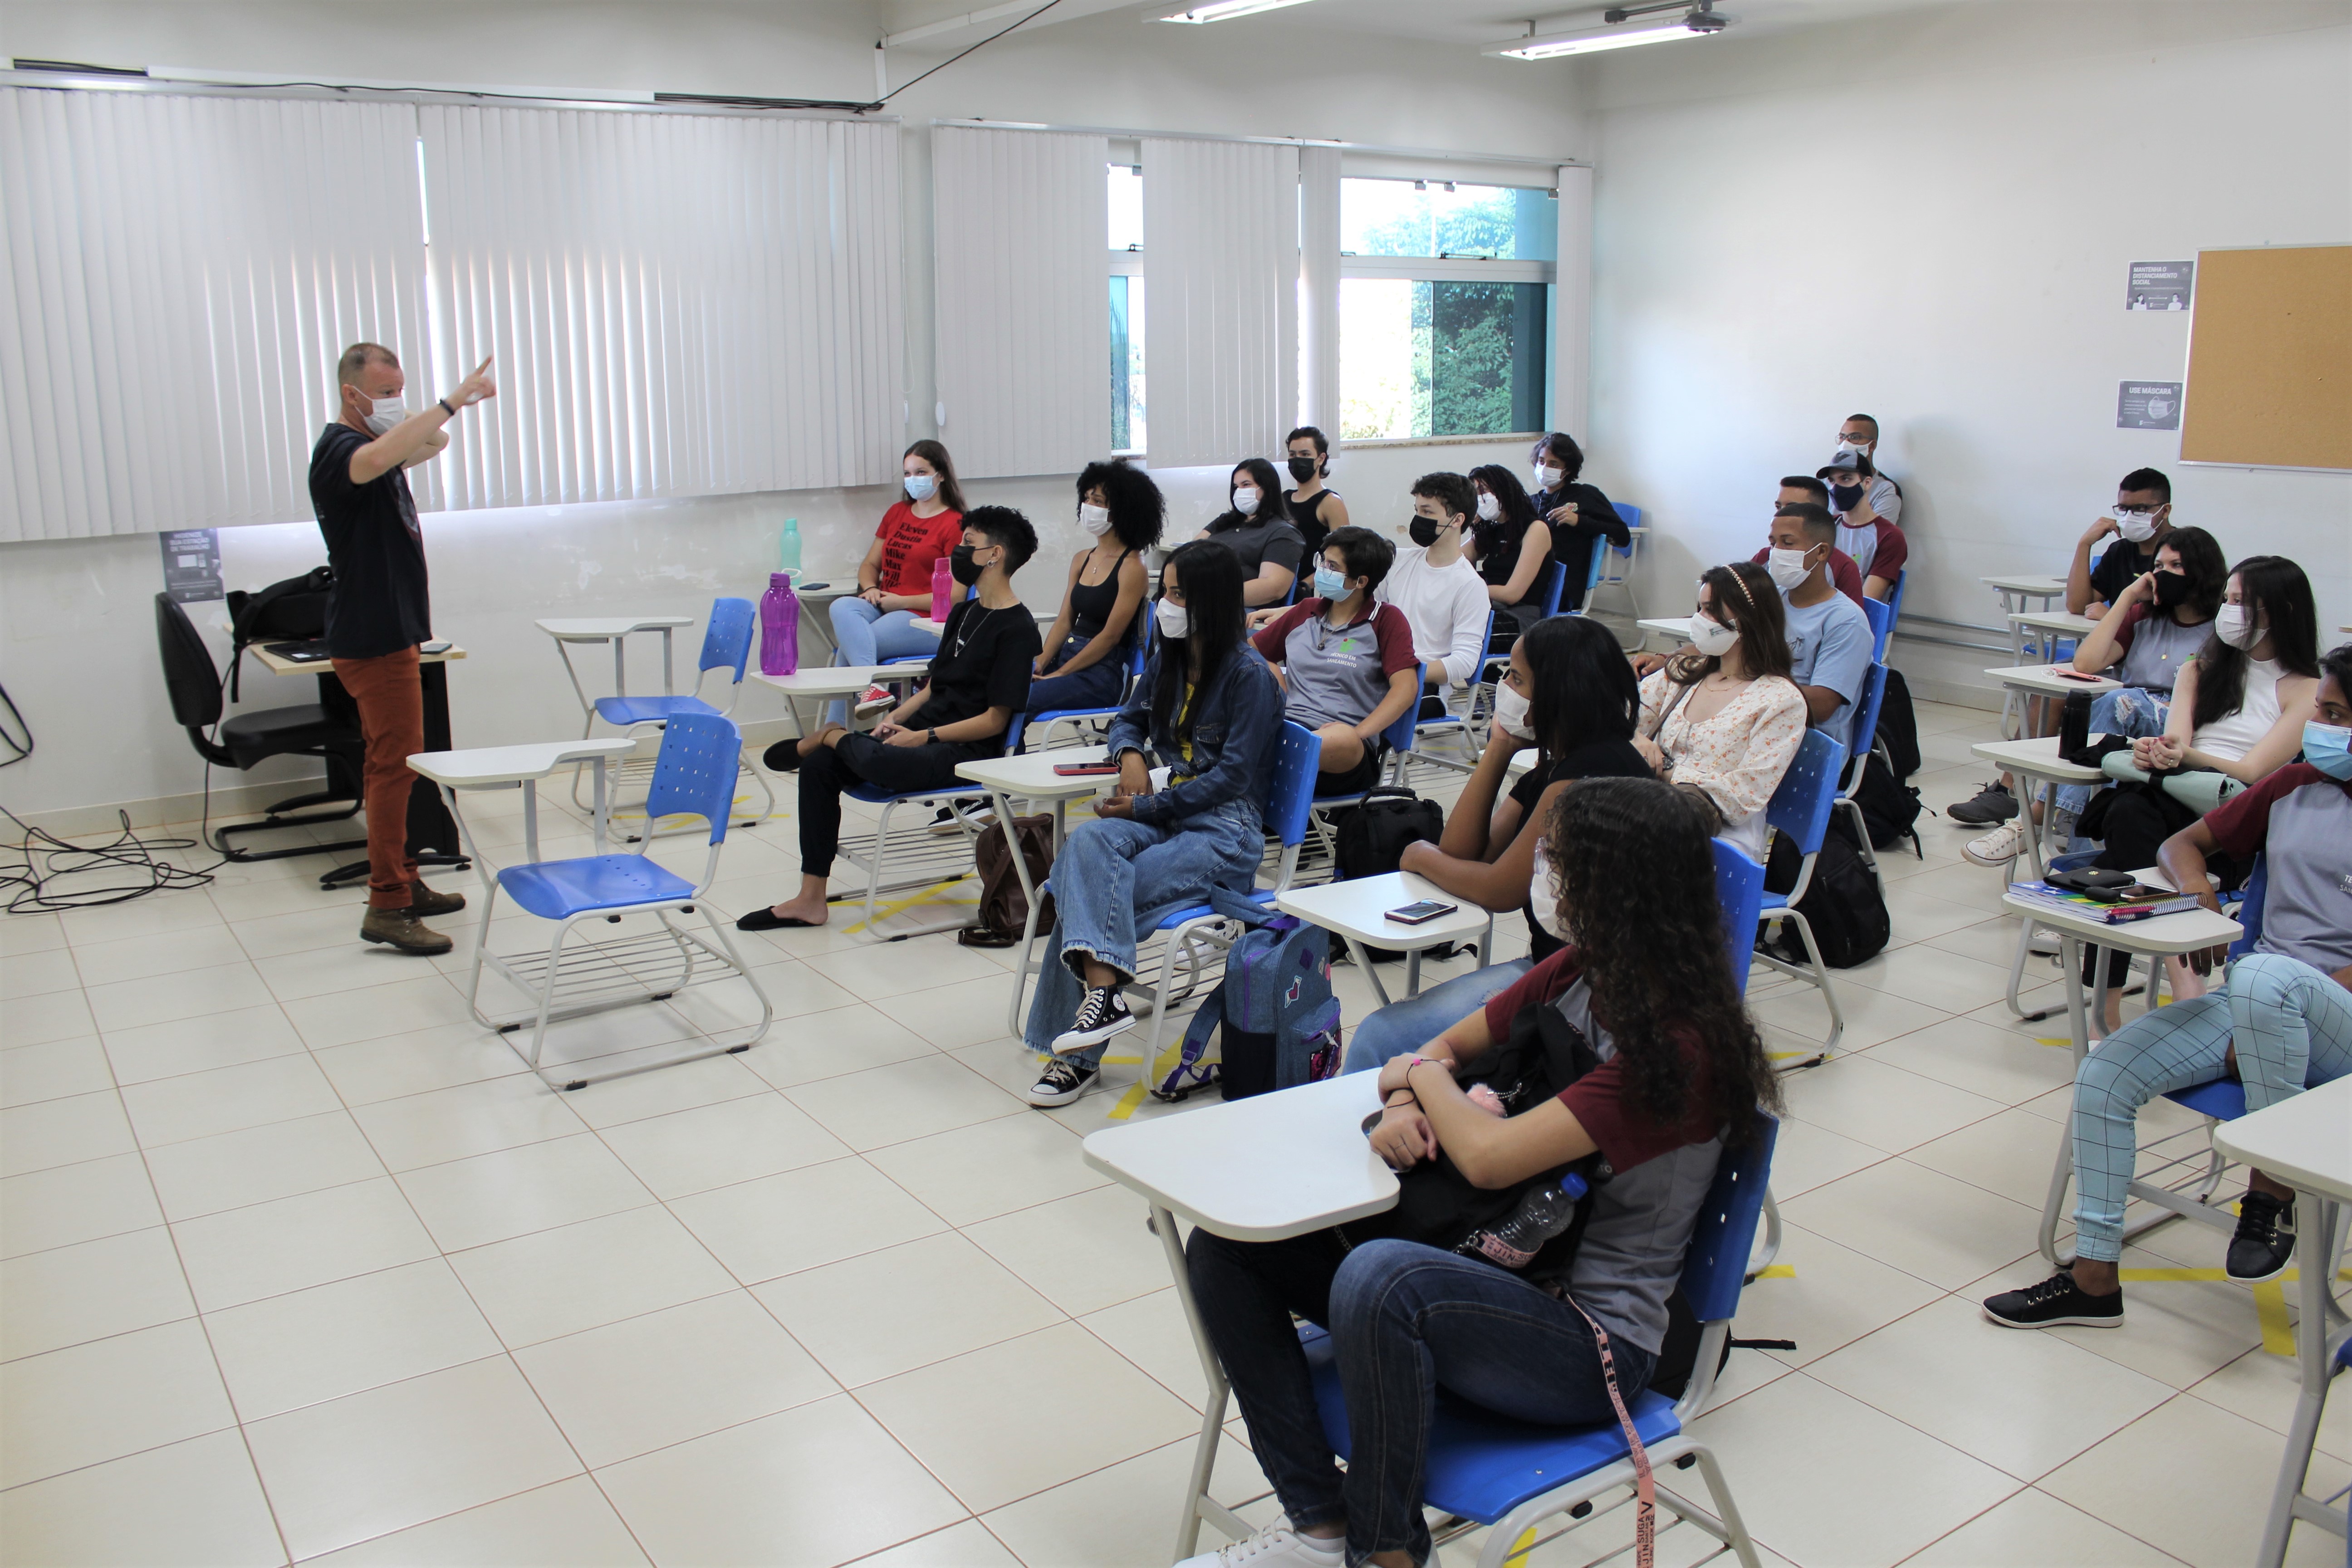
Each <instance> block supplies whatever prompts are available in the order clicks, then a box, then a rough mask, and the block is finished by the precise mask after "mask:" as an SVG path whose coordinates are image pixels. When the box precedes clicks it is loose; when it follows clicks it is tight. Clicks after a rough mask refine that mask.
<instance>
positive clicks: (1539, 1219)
mask: <svg viewBox="0 0 2352 1568" xmlns="http://www.w3.org/2000/svg"><path fill="white" fill-rule="evenodd" d="M1590 1190H1591V1189H1590V1187H1589V1185H1588V1184H1587V1183H1586V1182H1585V1180H1584V1178H1583V1177H1582V1176H1580V1175H1578V1174H1577V1173H1575V1172H1574V1171H1570V1173H1568V1174H1566V1175H1565V1176H1562V1177H1561V1178H1560V1179H1559V1184H1557V1185H1549V1184H1547V1185H1545V1186H1540V1187H1537V1188H1535V1189H1533V1190H1532V1191H1530V1192H1529V1193H1528V1195H1527V1196H1526V1197H1523V1198H1521V1199H1520V1200H1519V1206H1518V1207H1517V1208H1516V1209H1513V1210H1512V1211H1511V1215H1510V1217H1509V1218H1507V1219H1506V1220H1504V1221H1503V1222H1502V1223H1501V1224H1499V1225H1493V1226H1487V1227H1486V1228H1485V1229H1483V1230H1475V1231H1472V1232H1471V1233H1470V1234H1469V1235H1468V1236H1466V1237H1464V1238H1463V1239H1462V1241H1461V1243H1460V1245H1458V1246H1456V1247H1454V1251H1456V1252H1459V1253H1461V1254H1463V1255H1464V1256H1465V1257H1467V1258H1485V1259H1486V1261H1487V1262H1489V1263H1491V1264H1494V1265H1495V1266H1496V1268H1511V1269H1519V1268H1526V1267H1527V1266H1528V1264H1529V1263H1532V1262H1533V1261H1535V1256H1536V1254H1537V1253H1538V1252H1540V1251H1542V1250H1543V1245H1544V1243H1545V1242H1547V1241H1549V1240H1550V1239H1551V1238H1552V1237H1555V1236H1558V1235H1559V1233H1560V1232H1562V1231H1564V1230H1566V1229H1567V1228H1568V1227H1569V1224H1570V1222H1571V1221H1572V1220H1574V1219H1575V1218H1576V1205H1577V1204H1578V1203H1579V1202H1580V1201H1581V1200H1582V1199H1583V1197H1584V1194H1586V1192H1588V1191H1590Z"/></svg>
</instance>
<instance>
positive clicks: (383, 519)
mask: <svg viewBox="0 0 2352 1568" xmlns="http://www.w3.org/2000/svg"><path fill="white" fill-rule="evenodd" d="M370 439H371V437H366V436H363V435H362V434H361V433H360V432H358V431H357V430H354V429H352V427H351V426H348V425H330V426H327V427H326V428H325V429H324V430H322V431H320V433H319V444H318V445H317V446H316V447H311V448H310V507H311V510H314V511H316V512H317V513H318V514H319V531H320V533H321V534H323V535H325V536H326V541H327V564H328V565H330V566H331V567H333V568H334V569H335V584H334V586H333V587H332V588H331V589H329V590H328V592H327V651H328V652H329V653H331V654H332V655H334V657H335V658H379V657H381V656H382V655H384V654H387V653H398V652H399V651H400V650H401V649H402V648H404V647H415V646H416V645H417V644H418V643H421V642H424V641H425V640H426V639H427V638H429V637H432V635H433V606H432V601H431V597H430V595H429V593H428V592H427V588H426V584H425V532H424V531H423V530H422V529H420V528H418V527H417V525H416V502H415V500H411V499H410V497H409V494H408V476H407V475H406V474H405V473H404V472H403V471H402V470H400V469H398V468H394V469H393V470H392V471H391V472H390V473H388V474H384V475H382V476H381V477H379V478H377V479H371V480H369V481H368V482H367V483H366V484H363V485H355V484H353V483H352V453H354V452H356V451H358V450H359V449H360V448H361V447H364V446H366V445H367V444H368V442H369V440H370Z"/></svg>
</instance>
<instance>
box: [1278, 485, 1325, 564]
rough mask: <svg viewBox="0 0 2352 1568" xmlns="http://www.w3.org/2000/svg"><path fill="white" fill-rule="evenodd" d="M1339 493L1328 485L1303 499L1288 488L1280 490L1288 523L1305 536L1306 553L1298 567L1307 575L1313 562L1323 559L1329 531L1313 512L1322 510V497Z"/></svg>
mask: <svg viewBox="0 0 2352 1568" xmlns="http://www.w3.org/2000/svg"><path fill="white" fill-rule="evenodd" d="M1338 494H1339V491H1338V490H1335V489H1332V488H1331V487H1330V486H1328V485H1326V486H1324V487H1323V488H1322V489H1319V490H1317V491H1316V492H1315V493H1314V494H1313V495H1311V496H1308V497H1307V499H1306V500H1299V499H1298V498H1297V496H1294V495H1292V494H1291V493H1290V492H1289V491H1288V490H1285V491H1283V492H1282V505H1283V510H1286V511H1287V512H1289V513H1290V525H1291V526H1292V527H1293V528H1296V529H1297V530H1298V531H1299V532H1300V533H1301V534H1303V535H1305V536H1306V540H1307V553H1306V555H1305V556H1304V557H1302V558H1301V560H1300V562H1299V567H1298V569H1299V571H1300V572H1301V573H1304V574H1307V575H1309V576H1311V575H1313V574H1314V571H1315V563H1317V562H1318V561H1320V560H1322V559H1323V541H1324V540H1325V539H1327V538H1328V537H1329V536H1330V532H1331V531H1330V530H1329V529H1328V528H1326V527H1324V526H1323V525H1322V524H1321V523H1320V522H1318V521H1316V518H1315V514H1316V513H1317V512H1318V511H1319V510H1322V507H1323V498H1324V497H1326V496H1337V495H1338Z"/></svg>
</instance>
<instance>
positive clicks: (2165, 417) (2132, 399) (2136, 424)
mask: <svg viewBox="0 0 2352 1568" xmlns="http://www.w3.org/2000/svg"><path fill="white" fill-rule="evenodd" d="M2179 428H2180V383H2179V382H2177V381H2126V382H2124V383H2123V384H2121V387H2120V390H2118V391H2117V393H2116V429H2118V430H2178V429H2179Z"/></svg>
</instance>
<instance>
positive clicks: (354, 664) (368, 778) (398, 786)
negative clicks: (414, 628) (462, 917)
mask: <svg viewBox="0 0 2352 1568" xmlns="http://www.w3.org/2000/svg"><path fill="white" fill-rule="evenodd" d="M334 666H335V679H337V680H340V681H341V682H342V683H343V689H344V690H346V691H348V692H350V693H351V694H352V701H353V702H354V703H357V704H358V705H359V710H360V735H361V737H362V739H363V740H365V741H366V742H367V766H366V769H365V774H364V779H363V783H362V792H363V793H362V803H363V804H364V805H365V807H366V810H367V844H368V908H370V909H372V910H404V909H406V908H407V907H408V906H409V904H410V902H411V901H412V900H413V899H414V897H415V895H414V894H413V893H412V892H411V890H410V889H409V884H410V883H412V882H414V881H415V880H416V857H415V856H414V855H411V854H410V853H409V852H408V797H409V795H410V793H411V792H412V791H413V790H415V787H416V775H415V773H410V772H409V771H408V759H409V758H411V757H413V756H415V754H416V753H417V752H421V751H423V750H424V749H425V683H424V679H423V677H422V676H421V675H420V674H419V673H418V672H419V668H420V667H419V664H418V660H417V657H416V650H415V648H413V647H404V648H402V649H401V650H400V651H399V652H397V653H387V654H382V655H379V656H378V657H376V658H339V659H336V660H335V661H334Z"/></svg>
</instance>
